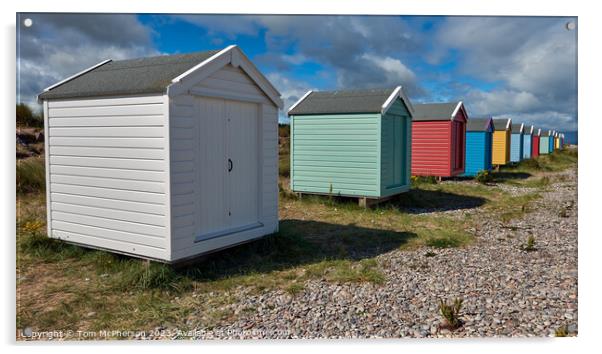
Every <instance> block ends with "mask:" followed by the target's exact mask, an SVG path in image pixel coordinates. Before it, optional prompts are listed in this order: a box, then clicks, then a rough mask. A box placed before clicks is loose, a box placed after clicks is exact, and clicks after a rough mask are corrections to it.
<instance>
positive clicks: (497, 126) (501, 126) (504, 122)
mask: <svg viewBox="0 0 602 354" xmlns="http://www.w3.org/2000/svg"><path fill="white" fill-rule="evenodd" d="M508 119H510V118H497V119H494V120H493V129H494V130H506V127H507V126H508Z"/></svg>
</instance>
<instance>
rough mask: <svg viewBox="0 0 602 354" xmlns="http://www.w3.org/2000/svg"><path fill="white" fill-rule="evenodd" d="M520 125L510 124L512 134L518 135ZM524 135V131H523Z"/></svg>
mask: <svg viewBox="0 0 602 354" xmlns="http://www.w3.org/2000/svg"><path fill="white" fill-rule="evenodd" d="M521 125H522V124H512V132H513V133H517V134H518V133H520V127H521ZM523 133H524V130H523Z"/></svg>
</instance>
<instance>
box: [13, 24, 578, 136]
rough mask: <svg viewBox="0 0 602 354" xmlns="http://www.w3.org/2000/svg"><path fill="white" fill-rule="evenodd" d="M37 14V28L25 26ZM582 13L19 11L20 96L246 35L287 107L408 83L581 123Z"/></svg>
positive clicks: (435, 97) (427, 92)
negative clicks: (331, 93)
mask: <svg viewBox="0 0 602 354" xmlns="http://www.w3.org/2000/svg"><path fill="white" fill-rule="evenodd" d="M24 18H31V19H32V20H33V26H31V27H25V26H23V25H22V20H23V19H24ZM571 21H572V22H575V23H576V22H577V20H576V18H560V17H538V18H535V17H439V16H414V17H410V16H276V15H274V16H272V15H270V16H245V15H178V16H170V15H151V14H144V15H114V14H113V15H111V14H107V15H94V14H90V15H81V14H21V15H19V16H18V53H17V55H18V59H19V61H18V65H19V72H18V92H17V93H18V99H19V100H20V101H23V102H28V103H32V104H33V102H34V96H35V94H36V93H39V92H40V90H41V89H43V88H44V87H46V86H48V85H50V84H52V83H54V82H56V81H58V80H60V79H62V78H64V77H67V76H69V75H71V74H73V73H75V72H77V71H79V70H81V69H83V68H86V67H88V66H90V65H93V64H95V63H97V62H100V61H102V60H104V59H108V58H112V59H115V60H117V59H125V58H132V57H141V56H150V55H160V54H170V53H186V52H193V51H201V50H207V49H218V48H223V47H225V46H227V45H230V44H237V45H238V46H240V47H241V49H242V50H243V51H244V52H245V53H246V54H247V55H248V56H249V58H251V60H252V61H253V62H254V63H255V64H256V65H257V66H258V67H259V68H260V70H261V71H262V72H263V73H264V74H265V75H266V76H267V77H268V78H269V79H270V80H271V81H272V83H273V84H274V85H275V86H276V87H277V88H278V89H279V90H280V92H281V93H282V96H283V99H284V101H285V107H288V106H289V105H290V104H292V103H293V102H294V101H296V100H297V99H298V98H299V97H300V96H302V95H303V94H304V93H305V92H306V91H307V90H309V89H313V90H332V89H351V88H365V87H383V86H389V87H390V86H397V85H403V86H404V87H405V88H406V91H407V92H408V94H409V96H410V98H411V99H412V102H415V103H420V102H443V101H449V100H462V101H464V102H465V104H466V106H467V109H468V113H469V115H472V116H481V115H492V116H494V117H510V118H513V120H514V121H517V122H525V123H529V124H537V125H538V126H540V127H542V128H556V129H559V130H564V131H575V130H577V78H576V75H577V62H576V60H577V58H576V57H577V55H576V50H577V30H576V29H575V30H568V29H567V27H566V24H567V23H568V22H571Z"/></svg>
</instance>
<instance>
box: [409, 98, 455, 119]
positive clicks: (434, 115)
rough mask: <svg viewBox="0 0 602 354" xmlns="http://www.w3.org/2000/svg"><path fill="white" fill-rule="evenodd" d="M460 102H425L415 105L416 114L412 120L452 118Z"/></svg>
mask: <svg viewBox="0 0 602 354" xmlns="http://www.w3.org/2000/svg"><path fill="white" fill-rule="evenodd" d="M458 103H460V102H446V103H423V104H417V105H414V116H413V119H412V120H415V121H427V120H451V116H452V114H453V113H454V110H455V109H456V107H458Z"/></svg>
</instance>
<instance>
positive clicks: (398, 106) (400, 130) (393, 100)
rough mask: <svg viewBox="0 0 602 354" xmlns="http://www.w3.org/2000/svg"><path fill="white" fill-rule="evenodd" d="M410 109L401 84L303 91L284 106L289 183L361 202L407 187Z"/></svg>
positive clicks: (298, 188)
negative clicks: (288, 137)
mask: <svg viewBox="0 0 602 354" xmlns="http://www.w3.org/2000/svg"><path fill="white" fill-rule="evenodd" d="M413 112H414V109H413V107H412V104H411V103H410V100H409V99H408V98H407V96H406V94H405V93H404V90H403V89H402V87H401V86H398V87H394V88H386V89H363V90H339V91H309V92H307V93H306V94H305V95H304V96H303V97H302V98H301V99H300V100H299V101H297V102H296V103H295V104H293V105H292V106H291V108H290V109H289V111H288V115H289V117H290V120H291V133H290V134H291V154H290V158H291V160H290V166H291V167H290V183H291V189H292V190H293V191H294V192H296V193H301V194H305V193H308V194H327V195H341V196H350V197H358V198H360V199H359V200H360V204H362V205H364V206H368V204H371V203H373V202H377V201H379V200H382V199H384V198H388V197H390V196H393V195H395V194H399V193H402V192H405V191H407V190H408V189H409V188H410V158H411V152H410V151H411V148H412V146H411V136H412V135H411V131H412V115H413Z"/></svg>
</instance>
